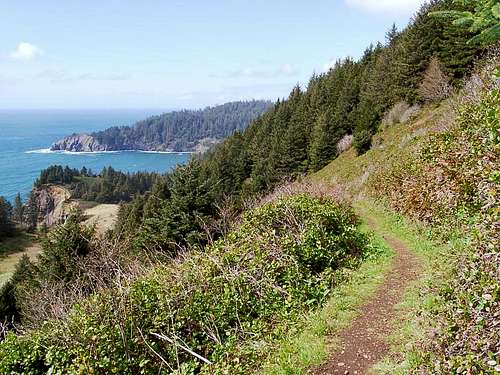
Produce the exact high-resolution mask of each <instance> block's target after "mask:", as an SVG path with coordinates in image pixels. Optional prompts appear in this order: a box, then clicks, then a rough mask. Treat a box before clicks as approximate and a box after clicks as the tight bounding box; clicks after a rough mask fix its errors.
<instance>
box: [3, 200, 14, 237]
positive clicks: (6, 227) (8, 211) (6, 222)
mask: <svg viewBox="0 0 500 375" xmlns="http://www.w3.org/2000/svg"><path fill="white" fill-rule="evenodd" d="M13 233H14V225H13V223H12V205H11V204H10V203H9V201H7V200H6V199H5V198H4V197H0V240H1V239H2V238H4V237H8V236H11V235H12V234H13Z"/></svg>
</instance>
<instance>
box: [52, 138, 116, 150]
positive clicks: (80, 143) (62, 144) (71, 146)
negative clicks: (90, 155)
mask: <svg viewBox="0 0 500 375" xmlns="http://www.w3.org/2000/svg"><path fill="white" fill-rule="evenodd" d="M50 149H51V150H52V151H71V152H96V151H113V150H110V149H109V146H107V145H102V144H101V143H100V142H99V141H98V140H97V139H96V138H94V137H93V136H91V135H88V134H73V135H70V136H67V137H65V138H63V139H61V140H59V141H57V142H56V143H54V144H53V145H52V146H51V147H50Z"/></svg>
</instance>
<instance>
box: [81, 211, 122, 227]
mask: <svg viewBox="0 0 500 375" xmlns="http://www.w3.org/2000/svg"><path fill="white" fill-rule="evenodd" d="M119 208H120V206H119V205H118V204H99V205H97V206H95V207H92V208H89V209H86V210H85V211H84V215H85V216H86V217H87V219H86V220H85V223H87V224H96V228H97V231H98V232H100V233H104V232H106V231H107V230H108V229H113V227H114V226H115V223H116V218H117V215H118V209H119Z"/></svg>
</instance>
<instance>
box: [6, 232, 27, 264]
mask: <svg viewBox="0 0 500 375" xmlns="http://www.w3.org/2000/svg"><path fill="white" fill-rule="evenodd" d="M33 240H34V236H33V235H30V234H28V233H25V232H18V233H16V234H15V235H14V236H13V237H7V238H4V239H3V240H1V241H0V260H1V258H2V257H6V256H7V255H9V254H12V253H16V252H19V251H22V250H24V249H25V248H26V247H28V246H30V245H31V244H32V243H33Z"/></svg>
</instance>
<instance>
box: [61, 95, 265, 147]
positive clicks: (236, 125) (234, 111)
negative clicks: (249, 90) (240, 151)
mask: <svg viewBox="0 0 500 375" xmlns="http://www.w3.org/2000/svg"><path fill="white" fill-rule="evenodd" d="M271 106H272V103H271V102H269V101H261V100H252V101H246V102H231V103H226V104H222V105H218V106H214V107H207V108H205V109H200V110H183V111H174V112H168V113H164V114H162V115H159V116H153V117H150V118H148V119H146V120H143V121H139V122H138V123H136V124H135V125H133V126H121V127H120V126H114V127H111V128H108V129H106V130H103V131H99V132H95V133H92V134H90V135H89V136H87V135H77V134H74V135H72V136H69V137H66V138H64V139H62V140H60V141H58V142H56V143H55V144H54V145H52V147H51V148H52V150H66V151H76V152H78V151H117V150H143V151H203V150H204V149H205V148H206V147H208V146H209V145H211V144H213V143H216V142H217V141H219V140H221V139H223V138H225V137H227V136H229V135H231V134H233V133H234V132H235V131H240V132H241V131H243V130H244V129H245V128H246V127H247V126H248V124H250V123H251V122H252V121H253V120H254V119H255V118H256V117H258V116H259V115H261V114H262V113H264V112H265V111H266V110H268V109H269V108H270V107H271Z"/></svg>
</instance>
